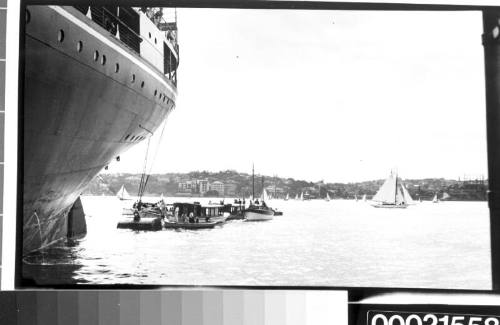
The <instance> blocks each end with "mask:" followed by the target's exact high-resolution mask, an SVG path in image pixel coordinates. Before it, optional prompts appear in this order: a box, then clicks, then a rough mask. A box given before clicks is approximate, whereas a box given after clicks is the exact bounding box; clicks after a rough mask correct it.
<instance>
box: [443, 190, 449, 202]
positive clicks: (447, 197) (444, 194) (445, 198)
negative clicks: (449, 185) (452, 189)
mask: <svg viewBox="0 0 500 325" xmlns="http://www.w3.org/2000/svg"><path fill="white" fill-rule="evenodd" d="M449 198H450V195H449V194H448V193H446V192H444V193H443V196H442V197H441V201H444V200H447V199H449Z"/></svg>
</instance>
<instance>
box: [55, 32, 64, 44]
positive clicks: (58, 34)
mask: <svg viewBox="0 0 500 325" xmlns="http://www.w3.org/2000/svg"><path fill="white" fill-rule="evenodd" d="M57 40H58V41H59V43H62V41H64V31H63V30H62V29H60V30H59V33H57Z"/></svg>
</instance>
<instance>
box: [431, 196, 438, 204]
mask: <svg viewBox="0 0 500 325" xmlns="http://www.w3.org/2000/svg"><path fill="white" fill-rule="evenodd" d="M438 202H439V200H438V195H437V194H435V195H434V198H433V199H432V203H438Z"/></svg>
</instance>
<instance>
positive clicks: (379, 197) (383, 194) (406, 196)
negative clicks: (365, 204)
mask: <svg viewBox="0 0 500 325" xmlns="http://www.w3.org/2000/svg"><path fill="white" fill-rule="evenodd" d="M372 201H373V202H374V204H372V206H374V207H375V208H396V209H405V208H406V207H408V205H409V204H413V200H412V198H411V196H410V193H408V190H407V189H406V187H405V186H404V184H403V182H402V181H401V179H398V175H397V174H396V173H395V174H394V175H393V173H392V172H391V174H390V175H389V177H388V178H387V179H386V180H385V182H384V184H383V185H382V186H381V187H380V189H379V190H378V192H377V194H375V196H374V197H373V199H372Z"/></svg>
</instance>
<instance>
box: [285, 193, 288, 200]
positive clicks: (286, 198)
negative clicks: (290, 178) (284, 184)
mask: <svg viewBox="0 0 500 325" xmlns="http://www.w3.org/2000/svg"><path fill="white" fill-rule="evenodd" d="M288 199H289V197H288V193H286V197H285V201H288Z"/></svg>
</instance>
